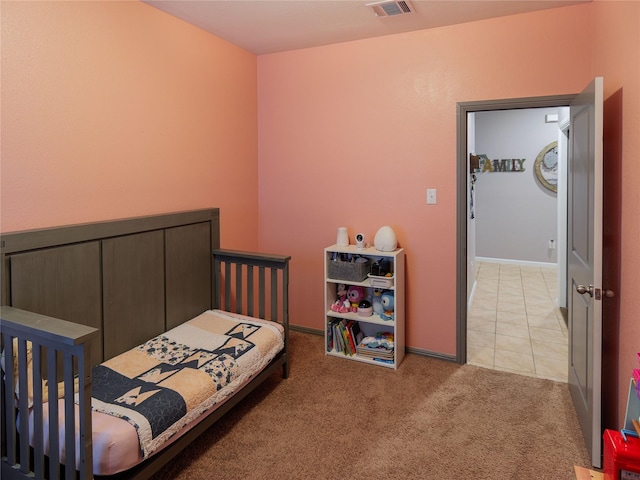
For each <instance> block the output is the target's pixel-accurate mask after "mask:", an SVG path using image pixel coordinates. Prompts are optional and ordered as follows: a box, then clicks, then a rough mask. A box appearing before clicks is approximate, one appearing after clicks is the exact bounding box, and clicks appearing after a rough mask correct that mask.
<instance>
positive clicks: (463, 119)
mask: <svg viewBox="0 0 640 480" xmlns="http://www.w3.org/2000/svg"><path fill="white" fill-rule="evenodd" d="M576 96H577V94H569V95H551V96H543V97H526V98H512V99H502V100H480V101H473V102H458V103H457V104H456V124H457V137H456V149H457V154H456V158H457V173H456V189H457V205H456V210H457V212H456V217H457V223H458V225H457V229H456V361H457V362H458V363H460V364H464V363H467V301H468V299H467V235H468V232H467V218H468V213H467V212H468V210H467V207H468V203H469V199H468V198H467V191H468V185H467V174H468V168H469V161H468V158H467V134H468V132H467V114H468V113H472V112H484V111H492V110H517V109H522V108H544V107H566V106H568V105H569V104H570V103H571V102H572V101H573V99H574V98H576Z"/></svg>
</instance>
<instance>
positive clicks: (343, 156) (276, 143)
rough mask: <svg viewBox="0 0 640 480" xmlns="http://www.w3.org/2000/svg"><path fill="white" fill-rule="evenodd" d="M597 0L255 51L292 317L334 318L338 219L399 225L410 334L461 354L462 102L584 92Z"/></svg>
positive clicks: (313, 321)
mask: <svg viewBox="0 0 640 480" xmlns="http://www.w3.org/2000/svg"><path fill="white" fill-rule="evenodd" d="M590 8H591V7H590V6H589V5H581V6H576V7H565V8H560V9H555V10H547V11H541V12H536V13H531V14H527V15H518V16H510V17H504V18H498V19H492V20H486V21H481V22H475V23H467V24H463V25H457V26H452V27H446V28H437V29H432V30H423V31H419V32H412V33H407V34H400V35H392V36H386V37H381V38H375V39H369V40H364V41H356V42H350V43H344V44H340V45H331V46H326V47H319V48H311V49H305V50H297V51H290V52H285V53H278V54H272V55H264V56H260V57H259V58H258V79H259V80H258V101H259V109H258V110H259V113H258V115H259V163H260V167H259V168H260V175H259V184H260V194H259V195H260V238H261V248H263V249H264V250H282V251H285V250H286V251H287V252H288V253H290V254H291V255H292V256H293V261H292V270H293V271H292V278H293V283H292V291H291V297H292V304H291V319H292V322H293V323H295V324H298V325H304V326H306V327H310V328H313V329H322V328H323V314H322V312H323V305H322V303H323V263H322V261H323V260H322V259H323V254H322V251H323V248H324V247H325V246H327V245H330V244H332V243H334V242H335V237H336V228H337V227H339V226H342V225H344V226H347V227H349V231H350V233H351V234H352V235H353V234H355V233H356V232H359V231H361V232H364V233H365V234H366V235H368V236H369V238H373V236H374V234H375V232H376V230H377V229H378V228H379V227H380V226H382V225H385V224H388V225H391V226H392V227H393V228H394V229H395V231H396V233H397V235H398V238H399V243H400V245H401V246H402V247H404V248H405V249H406V253H407V297H406V300H407V328H406V332H407V339H406V340H407V345H408V346H410V347H415V348H420V349H424V350H428V351H431V352H436V353H441V354H444V355H455V353H456V195H457V194H456V187H455V185H456V103H457V102H465V101H474V100H485V99H502V98H513V97H529V96H541V95H556V94H568V93H576V92H579V91H580V90H582V88H583V87H584V86H586V85H587V84H588V83H589V82H590V80H591V78H592V74H593V72H592V66H591V40H590V31H589V28H588V27H589V26H590V19H591V16H590V13H591V10H590ZM559 46H562V48H561V50H560V47H559ZM427 188H436V189H437V194H438V203H437V205H426V202H425V193H426V189H427Z"/></svg>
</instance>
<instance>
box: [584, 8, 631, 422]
mask: <svg viewBox="0 0 640 480" xmlns="http://www.w3.org/2000/svg"><path fill="white" fill-rule="evenodd" d="M593 32H594V35H593V70H594V72H593V73H594V75H597V76H603V77H604V90H605V91H604V98H605V134H604V164H605V179H606V176H607V173H606V172H607V171H608V169H610V170H613V171H614V172H615V173H614V174H613V176H614V178H613V182H611V183H609V184H607V183H605V202H606V201H607V198H609V199H611V200H610V202H611V203H612V207H613V208H610V209H605V216H606V217H607V218H606V219H605V226H607V225H608V224H611V228H609V229H608V231H607V230H605V245H608V246H609V250H610V253H609V256H610V257H613V258H614V259H616V262H613V265H612V266H610V268H609V270H610V277H611V278H610V281H611V283H612V287H613V288H614V289H615V290H616V297H615V299H612V300H607V301H606V302H607V303H612V304H613V305H614V307H615V308H614V309H613V311H614V312H615V313H616V315H611V316H608V317H607V316H606V313H607V309H605V318H604V326H603V327H604V330H605V332H606V331H610V332H611V338H610V339H608V340H609V343H608V344H606V345H605V352H604V354H605V358H606V355H607V354H608V353H609V352H608V351H607V347H609V349H611V350H615V349H617V351H618V355H617V360H618V364H617V365H613V366H614V367H617V368H616V369H617V377H618V382H617V388H618V395H617V397H618V399H619V401H618V405H617V407H618V408H617V418H615V419H614V420H612V421H611V425H610V426H611V427H612V428H620V427H621V426H622V423H623V419H624V414H625V407H626V403H625V402H626V398H627V392H628V388H629V378H630V377H631V372H632V370H633V368H638V358H637V356H636V353H637V352H640V313H639V312H640V296H638V293H637V292H638V291H640V250H639V249H638V245H637V244H638V238H640V213H639V212H638V208H639V207H638V206H639V205H640V188H638V184H639V183H640V162H638V152H640V2H638V1H633V2H611V1H596V2H594V3H593ZM612 183H613V184H612ZM607 186H609V189H608V191H607ZM605 206H606V204H605ZM609 217H613V218H614V219H615V220H613V221H608V218H609ZM605 253H606V251H605ZM606 258H607V257H606V256H605V259H606ZM605 266H606V265H605ZM605 287H606V286H605ZM612 287H609V288H612ZM605 307H607V304H606V303H605ZM615 335H617V337H615ZM604 373H605V379H604V382H605V383H606V384H608V385H610V386H612V387H614V386H615V383H612V382H611V381H610V380H611V379H610V377H611V376H615V375H613V372H604ZM605 395H606V393H605Z"/></svg>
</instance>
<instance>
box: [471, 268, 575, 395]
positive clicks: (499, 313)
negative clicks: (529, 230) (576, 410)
mask: <svg viewBox="0 0 640 480" xmlns="http://www.w3.org/2000/svg"><path fill="white" fill-rule="evenodd" d="M476 266H477V274H476V282H477V283H476V290H475V294H474V298H473V304H472V305H471V307H470V308H469V311H468V314H467V362H468V363H470V364H472V365H478V366H481V367H486V368H492V369H495V370H504V371H509V372H514V373H519V374H522V375H528V376H532V377H538V378H548V379H552V380H556V381H561V382H566V381H567V356H568V343H567V327H566V324H565V321H564V319H563V317H562V313H561V312H560V309H559V308H557V307H556V303H555V298H556V297H557V276H556V275H557V273H556V269H555V268H553V267H536V266H524V265H514V264H500V263H489V262H478V263H477V265H476Z"/></svg>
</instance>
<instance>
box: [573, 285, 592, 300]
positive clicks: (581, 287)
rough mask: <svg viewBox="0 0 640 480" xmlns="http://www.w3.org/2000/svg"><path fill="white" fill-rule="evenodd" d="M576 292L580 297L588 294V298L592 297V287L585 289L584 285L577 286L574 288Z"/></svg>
mask: <svg viewBox="0 0 640 480" xmlns="http://www.w3.org/2000/svg"><path fill="white" fill-rule="evenodd" d="M576 292H578V293H579V294H580V295H584V294H585V293H588V294H589V296H590V297H593V285H589V286H588V287H585V286H584V285H578V286H577V287H576Z"/></svg>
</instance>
